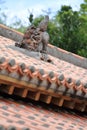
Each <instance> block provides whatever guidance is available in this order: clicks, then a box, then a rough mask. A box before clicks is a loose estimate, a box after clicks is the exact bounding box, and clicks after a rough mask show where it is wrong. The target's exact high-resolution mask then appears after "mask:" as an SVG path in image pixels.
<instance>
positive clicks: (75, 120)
mask: <svg viewBox="0 0 87 130" xmlns="http://www.w3.org/2000/svg"><path fill="white" fill-rule="evenodd" d="M0 26H1V25H0ZM3 29H4V31H3ZM0 30H1V31H0V35H1V36H0V95H1V97H0V129H1V130H2V129H3V130H4V129H6V130H7V129H8V130H13V129H14V130H16V129H17V130H28V129H30V130H34V129H35V130H36V129H38V130H41V129H42V130H45V129H50V128H53V129H54V130H56V129H58V130H75V129H77V130H86V129H87V127H86V124H87V116H84V117H83V116H82V115H84V113H83V112H84V111H85V112H87V64H86V62H87V59H85V58H83V57H80V56H78V55H75V54H72V53H69V52H67V51H65V50H62V49H60V48H57V47H54V46H52V45H49V46H48V52H49V54H48V57H49V58H50V59H51V60H52V62H51V63H49V62H46V61H43V60H41V57H42V55H41V54H40V53H38V52H32V51H30V52H29V51H27V50H25V49H22V48H18V47H16V46H15V41H16V40H15V39H16V38H17V41H18V40H20V39H21V38H22V35H21V34H20V33H18V32H16V31H14V30H11V29H9V28H7V27H5V26H1V27H0ZM8 30H9V31H8ZM8 32H9V33H8ZM8 37H9V38H10V39H9V38H8ZM11 39H13V40H11ZM66 57H68V58H66ZM72 59H73V61H72ZM81 62H82V64H81V66H80V63H81ZM1 92H3V93H2V94H1ZM5 93H7V94H9V95H11V97H10V96H9V95H7V96H6V94H5ZM13 95H16V96H18V100H16V99H15V100H14V98H13V97H12V96H13ZM16 96H15V97H16ZM19 96H20V97H22V99H21V100H20V98H19ZM23 99H27V102H25V101H24V102H22V101H23ZM30 99H33V100H35V101H37V103H36V102H34V103H31V102H30ZM19 100H20V101H19ZM39 101H40V102H39ZM42 102H45V103H46V104H52V107H53V106H54V105H53V104H55V105H56V107H53V109H52V107H50V106H49V105H46V104H44V106H45V107H43V105H42ZM38 104H39V105H38ZM46 106H47V107H46ZM62 106H63V107H64V109H63V110H62V109H60V108H61V107H62ZM65 107H67V108H70V109H76V110H79V111H81V112H82V113H80V114H81V115H77V114H76V113H74V111H70V110H69V109H68V110H66V109H65ZM68 111H69V112H68Z"/></svg>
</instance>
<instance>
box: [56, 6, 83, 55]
mask: <svg viewBox="0 0 87 130" xmlns="http://www.w3.org/2000/svg"><path fill="white" fill-rule="evenodd" d="M55 20H56V22H57V24H58V27H59V29H60V33H59V38H58V40H59V45H58V46H59V47H61V48H63V49H65V50H68V51H70V52H73V53H78V47H80V41H79V36H78V35H79V28H80V25H81V21H80V19H79V13H78V12H77V11H73V10H72V7H70V6H62V7H61V10H60V11H59V12H58V13H57V15H56V19H55Z"/></svg>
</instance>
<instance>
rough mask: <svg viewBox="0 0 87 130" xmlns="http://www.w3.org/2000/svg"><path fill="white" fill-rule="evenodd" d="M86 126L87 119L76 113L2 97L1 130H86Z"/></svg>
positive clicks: (0, 98)
mask: <svg viewBox="0 0 87 130" xmlns="http://www.w3.org/2000/svg"><path fill="white" fill-rule="evenodd" d="M55 109H56V108H55ZM58 109H59V108H58ZM86 124H87V118H86V117H81V116H79V115H77V114H75V113H73V114H70V113H68V112H67V111H62V110H60V109H59V110H58V112H55V110H53V109H52V108H51V107H48V110H47V109H46V108H45V107H44V108H43V106H42V105H39V106H38V104H34V103H33V104H32V103H31V102H27V103H26V102H25V103H24V102H22V100H19V101H14V99H11V98H7V99H6V98H3V97H0V129H1V130H3V129H4V130H13V129H14V130H47V129H53V130H86V129H87V125H86Z"/></svg>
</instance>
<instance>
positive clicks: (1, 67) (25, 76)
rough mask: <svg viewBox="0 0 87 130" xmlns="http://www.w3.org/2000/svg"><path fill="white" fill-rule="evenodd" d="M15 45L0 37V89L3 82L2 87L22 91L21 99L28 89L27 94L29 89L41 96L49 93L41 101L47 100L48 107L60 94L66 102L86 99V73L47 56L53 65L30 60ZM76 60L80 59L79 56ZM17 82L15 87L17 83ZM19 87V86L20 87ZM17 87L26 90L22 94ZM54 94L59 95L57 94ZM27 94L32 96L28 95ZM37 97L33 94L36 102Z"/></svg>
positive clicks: (81, 69) (26, 54) (36, 59)
mask: <svg viewBox="0 0 87 130" xmlns="http://www.w3.org/2000/svg"><path fill="white" fill-rule="evenodd" d="M14 42H15V41H12V40H10V39H7V38H5V37H2V36H0V45H1V47H0V54H1V57H0V76H1V77H0V82H1V85H2V83H4V84H5V82H6V84H5V85H9V84H10V83H11V84H12V85H13V87H14V90H15V89H16V88H15V86H16V85H17V87H18V88H20V89H21V90H20V93H18V94H19V95H22V96H24V95H25V96H24V97H27V90H25V89H26V88H29V89H30V90H31V89H32V88H35V91H38V92H39V91H40V94H43V93H44V96H45V93H46V94H47V93H48V95H49V96H48V95H47V96H46V99H45V98H44V100H45V101H48V100H49V102H50V103H51V99H52V98H53V97H55V95H56V96H58V95H57V94H58V93H61V94H62V96H64V95H66V97H67V99H68V98H71V95H72V96H73V100H74V99H75V98H79V97H78V96H77V95H79V94H81V93H82V94H81V97H82V98H85V97H86V94H87V88H85V85H84V83H87V73H86V72H87V69H85V68H81V67H78V66H75V65H74V64H71V63H69V62H66V61H64V60H62V59H59V58H56V57H53V56H51V55H48V56H49V57H50V59H52V61H53V63H48V62H44V61H41V60H40V58H39V57H38V58H35V57H33V56H31V55H30V52H28V51H27V53H25V50H24V49H20V48H19V49H18V48H16V47H15V46H14ZM52 47H53V46H52ZM58 49H59V48H58ZM60 51H62V53H68V52H66V51H63V50H61V49H60ZM76 56H77V55H76ZM77 57H78V58H81V57H79V56H77ZM4 76H7V78H6V79H3V77H4ZM10 78H12V79H10ZM8 79H9V82H8ZM15 79H17V80H15ZM67 79H72V82H70V83H69V81H67ZM16 81H17V83H18V84H17V83H16ZM76 81H79V82H80V84H79V83H76ZM20 83H21V85H19V84H20ZM22 83H23V85H22ZM29 83H30V84H29ZM25 84H26V85H25ZM19 86H21V87H22V88H24V87H25V86H26V87H25V89H24V90H22V88H21V87H19ZM1 88H2V87H1ZM5 88H6V87H3V89H2V90H3V91H6V92H7V93H10V89H11V87H10V86H7V89H6V90H4V89H5ZM28 91H29V90H28ZM32 91H34V89H33V90H32ZM56 91H57V92H58V93H57V94H56ZM25 92H26V94H25ZM13 93H15V92H14V91H13V92H11V94H13ZM29 93H32V92H31V91H29ZM67 94H68V95H67ZM36 95H37V94H33V96H34V99H36V98H35V97H37V96H36ZM50 96H51V97H50ZM49 97H50V98H49ZM74 97H75V98H74ZM39 99H40V97H39ZM63 100H64V102H67V101H66V99H63ZM79 100H80V99H79ZM56 102H60V103H61V102H62V97H61V99H60V101H59V99H57V100H56ZM76 102H77V101H76ZM62 105H63V103H62Z"/></svg>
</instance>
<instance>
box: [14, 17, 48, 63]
mask: <svg viewBox="0 0 87 130" xmlns="http://www.w3.org/2000/svg"><path fill="white" fill-rule="evenodd" d="M48 22H49V16H45V18H44V19H43V20H42V21H41V22H40V23H39V25H38V27H35V26H34V25H31V26H29V27H28V28H27V30H26V31H25V33H24V36H23V39H22V41H21V42H20V43H15V46H18V47H20V48H25V49H27V50H31V51H35V52H41V53H42V54H47V45H48V43H49V34H48V33H47V32H46V30H47V26H48ZM40 45H41V46H40ZM42 57H43V58H42V59H43V60H44V55H42ZM45 58H46V55H45ZM49 62H50V59H49Z"/></svg>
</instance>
